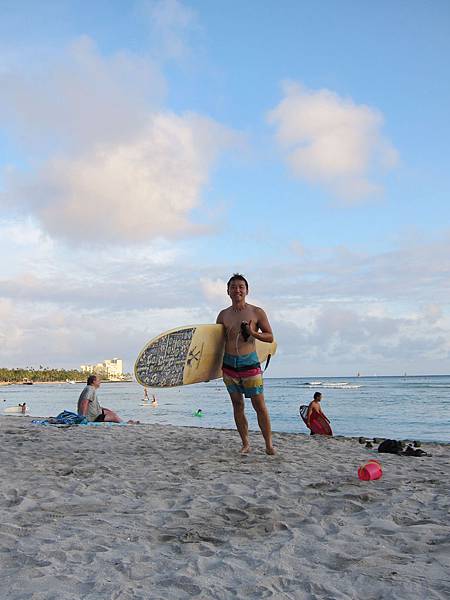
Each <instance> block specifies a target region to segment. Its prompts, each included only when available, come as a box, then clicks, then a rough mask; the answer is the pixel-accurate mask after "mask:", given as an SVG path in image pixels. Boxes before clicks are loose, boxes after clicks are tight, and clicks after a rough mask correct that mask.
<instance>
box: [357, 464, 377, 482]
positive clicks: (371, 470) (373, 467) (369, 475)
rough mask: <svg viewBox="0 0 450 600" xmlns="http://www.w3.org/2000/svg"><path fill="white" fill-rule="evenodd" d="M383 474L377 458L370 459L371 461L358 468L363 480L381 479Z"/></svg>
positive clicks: (360, 477)
mask: <svg viewBox="0 0 450 600" xmlns="http://www.w3.org/2000/svg"><path fill="white" fill-rule="evenodd" d="M382 475H383V470H382V468H381V465H380V463H379V462H378V461H377V460H369V462H367V463H366V464H365V465H362V466H361V467H359V469H358V477H359V479H361V480H362V481H371V480H374V479H380V477H381V476H382Z"/></svg>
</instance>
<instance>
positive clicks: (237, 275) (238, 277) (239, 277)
mask: <svg viewBox="0 0 450 600" xmlns="http://www.w3.org/2000/svg"><path fill="white" fill-rule="evenodd" d="M233 281H243V282H244V283H245V288H246V290H247V292H248V281H247V280H246V279H245V277H244V276H243V275H241V274H240V273H233V275H232V276H231V277H230V279H229V280H228V283H227V292H229V291H230V285H231V283H232V282H233Z"/></svg>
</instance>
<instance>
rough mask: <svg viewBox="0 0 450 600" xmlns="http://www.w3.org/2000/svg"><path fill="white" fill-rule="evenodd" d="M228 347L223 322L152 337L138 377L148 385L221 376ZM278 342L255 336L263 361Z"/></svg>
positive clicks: (141, 358) (139, 362)
mask: <svg viewBox="0 0 450 600" xmlns="http://www.w3.org/2000/svg"><path fill="white" fill-rule="evenodd" d="M224 349H225V329H224V326H223V325H189V326H186V327H179V328H176V329H171V330H170V331H166V332H165V333H161V334H160V335H158V336H157V337H155V338H153V339H152V340H150V342H148V344H146V345H145V346H144V348H143V349H142V350H141V352H140V353H139V356H138V358H137V360H136V364H135V366H134V374H135V377H136V380H137V382H138V383H140V384H141V385H145V386H148V387H174V386H178V385H189V384H191V383H200V382H201V381H210V380H212V379H218V378H219V377H222V359H223V353H224ZM276 349H277V344H276V342H272V343H271V344H268V343H266V342H260V341H259V340H256V352H257V354H258V358H259V360H260V362H263V361H265V360H266V359H267V358H268V357H269V356H273V355H274V354H275V352H276Z"/></svg>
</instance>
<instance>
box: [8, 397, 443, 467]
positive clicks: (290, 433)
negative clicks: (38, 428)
mask: <svg viewBox="0 0 450 600" xmlns="http://www.w3.org/2000/svg"><path fill="white" fill-rule="evenodd" d="M0 407H1V405H0ZM2 418H6V419H11V418H13V419H14V418H19V419H21V420H23V419H25V420H26V421H25V422H27V423H28V424H29V425H33V424H32V421H33V419H36V420H42V419H48V418H49V417H48V415H47V416H38V415H29V414H25V415H21V414H14V413H10V414H7V413H0V423H1V420H2ZM125 424H127V425H128V423H126V422H125V421H123V422H122V423H119V425H121V426H122V427H123V426H124V425H125ZM115 425H117V423H109V424H105V426H106V427H110V426H112V427H114V426H115ZM138 425H139V426H140V427H160V428H163V429H164V428H174V429H187V430H190V429H193V430H196V431H205V430H206V431H217V432H224V433H225V432H227V433H232V434H235V435H236V436H238V433H237V430H236V428H235V427H231V428H227V427H199V426H196V425H171V424H168V423H167V424H165V423H148V422H142V421H141V422H139V423H138ZM71 427H77V426H76V425H71ZM81 427H85V426H84V425H82V426H81ZM249 433H251V434H252V435H259V434H260V431H259V429H249ZM272 433H273V435H276V436H287V437H290V436H292V437H294V438H295V437H298V436H300V437H305V438H308V439H311V438H317V439H334V440H342V441H348V442H352V443H355V444H358V445H359V446H361V447H362V448H365V443H366V442H371V443H372V444H373V448H367V451H369V452H372V453H373V452H375V453H376V454H377V455H378V456H385V454H383V453H381V454H380V453H378V452H377V446H378V445H379V444H380V443H381V442H382V441H384V440H387V439H393V438H388V437H385V436H377V439H378V440H379V442H374V438H373V437H371V436H364V435H362V436H352V435H334V434H333V435H331V436H327V435H316V436H311V435H310V434H309V433H307V432H306V431H297V432H293V431H272ZM360 438H364V440H365V442H364V443H360V442H359V439H360ZM236 439H238V438H237V437H236ZM397 439H398V441H400V442H403V443H404V444H413V443H414V442H419V443H420V444H421V446H420V447H421V448H422V447H423V446H442V447H443V448H449V449H450V442H445V441H439V440H438V441H436V440H422V439H420V437H415V438H412V437H408V438H397Z"/></svg>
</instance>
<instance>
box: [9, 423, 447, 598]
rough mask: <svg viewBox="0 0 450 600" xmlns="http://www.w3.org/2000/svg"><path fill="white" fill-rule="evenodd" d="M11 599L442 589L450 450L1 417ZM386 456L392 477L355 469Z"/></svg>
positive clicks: (403, 594) (353, 594)
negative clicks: (417, 452) (269, 451)
mask: <svg viewBox="0 0 450 600" xmlns="http://www.w3.org/2000/svg"><path fill="white" fill-rule="evenodd" d="M0 437H1V446H0V447H1V461H0V473H1V482H2V486H1V501H0V552H1V555H0V578H1V579H0V581H1V590H2V592H1V598H2V599H3V600H12V599H14V600H18V599H33V600H34V599H42V600H44V599H45V600H49V599H55V600H56V599H58V600H68V599H72V598H73V599H75V598H77V599H78V598H86V599H92V600H99V599H108V600H109V599H120V600H128V599H130V600H131V599H133V600H135V599H142V600H144V599H145V600H147V599H164V600H167V599H170V600H172V599H174V600H176V599H184V598H217V599H219V598H220V599H226V600H228V599H230V598H242V599H259V598H274V599H278V598H280V599H284V598H286V599H288V598H289V599H302V600H303V599H305V600H306V599H315V598H324V599H329V600H338V599H349V598H354V599H359V598H361V599H364V600H376V599H380V600H382V599H383V600H384V599H386V598H389V599H394V598H398V599H402V600H403V599H406V598H407V599H408V600H411V599H413V598H417V599H430V600H431V599H442V600H443V599H444V598H448V597H449V594H450V525H449V512H450V511H449V509H450V500H449V498H450V496H449V491H450V485H449V473H450V468H449V467H450V462H449V449H450V447H449V446H445V445H439V444H424V445H423V449H424V450H426V451H428V452H431V453H432V454H433V456H432V457H423V458H416V457H406V456H395V455H386V454H383V455H379V454H377V453H376V452H375V450H369V449H366V448H365V447H364V446H362V445H360V444H358V441H357V440H354V439H344V438H319V437H310V436H307V435H301V434H297V435H295V434H275V435H274V442H275V444H276V446H277V449H278V454H277V456H275V457H268V456H266V455H265V454H264V452H263V443H262V438H261V436H260V435H259V434H258V433H252V434H251V443H252V447H253V452H252V453H251V454H250V455H248V456H241V455H240V454H239V453H238V449H239V443H238V436H237V433H236V432H234V431H227V430H214V429H196V428H182V427H172V426H158V425H136V426H131V425H130V426H107V425H101V426H98V427H83V426H74V427H68V428H59V427H56V426H48V427H43V426H35V425H32V424H31V419H30V418H28V417H3V418H0ZM373 457H375V458H378V459H379V460H380V461H381V463H382V466H383V471H384V473H383V477H382V478H381V479H380V480H378V481H370V482H363V481H359V480H358V478H357V467H358V466H359V465H360V464H362V463H364V462H365V461H366V460H368V459H369V458H373Z"/></svg>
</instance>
